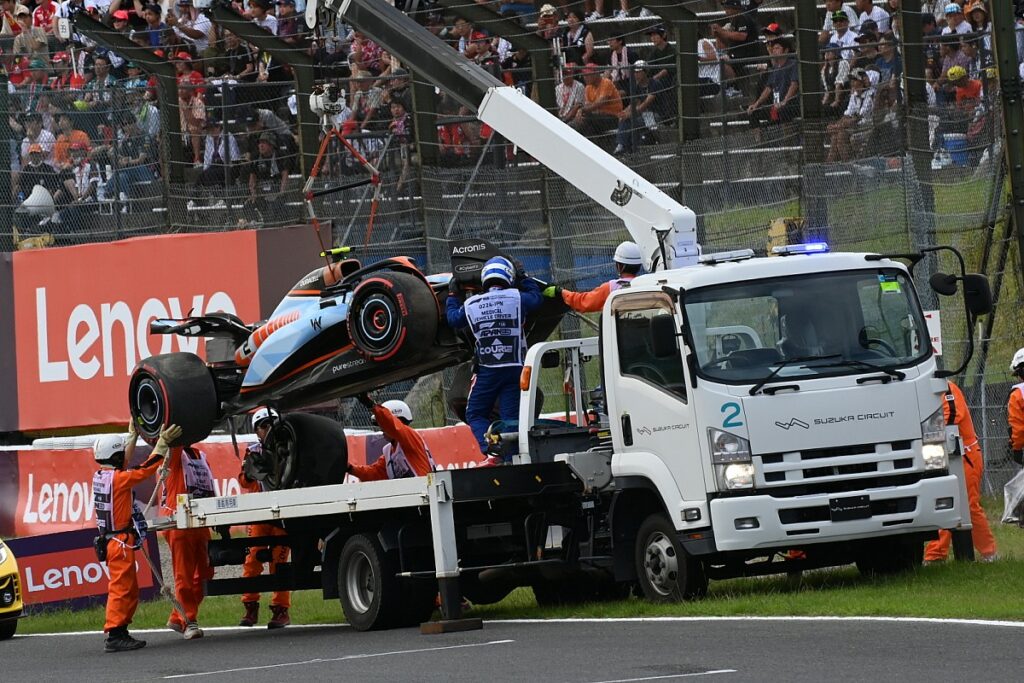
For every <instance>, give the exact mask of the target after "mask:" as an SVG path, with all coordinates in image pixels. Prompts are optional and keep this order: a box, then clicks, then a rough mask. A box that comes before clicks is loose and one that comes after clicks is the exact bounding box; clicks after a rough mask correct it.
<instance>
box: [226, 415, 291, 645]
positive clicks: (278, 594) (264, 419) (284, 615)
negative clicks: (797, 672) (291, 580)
mask: <svg viewBox="0 0 1024 683" xmlns="http://www.w3.org/2000/svg"><path fill="white" fill-rule="evenodd" d="M277 420H278V414H277V411H276V410H274V409H272V408H260V409H258V410H257V411H256V412H255V413H253V414H252V427H253V431H254V432H256V438H257V439H259V441H257V442H256V443H254V444H252V445H251V446H249V447H248V448H247V449H245V458H244V459H243V460H242V471H241V473H239V475H238V485H239V487H240V488H241V489H242V492H243V493H260V492H261V491H262V490H263V486H262V485H261V483H260V482H259V481H257V480H256V479H254V478H251V477H250V476H249V473H250V470H249V465H250V464H251V463H252V461H253V459H256V458H258V457H259V456H260V454H261V453H262V452H263V443H264V441H266V439H267V434H269V433H270V428H271V427H273V426H274V423H275V422H277ZM246 534H247V535H248V536H249V537H251V538H258V537H267V536H287V533H286V532H285V530H284V529H282V528H281V527H279V526H275V525H273V524H250V525H249V526H248V527H247V528H246ZM266 549H267V546H253V547H251V548H249V551H248V553H246V556H245V563H244V564H243V565H242V576H243V577H244V578H252V577H254V576H259V575H260V574H262V573H263V560H261V559H260V558H259V555H260V553H261V552H263V551H264V550H266ZM288 552H289V551H288V546H284V545H275V546H271V548H270V573H271V574H275V573H277V566H278V565H279V564H283V563H285V562H287V561H288ZM242 605H243V607H245V614H243V615H242V619H241V620H240V621H239V622H238V625H239V626H255V625H256V622H257V621H259V616H260V594H259V593H252V592H250V593H245V594H243V595H242ZM291 605H292V594H291V591H274V595H273V596H272V597H271V598H270V613H271V615H272V616H271V618H270V621H269V622H267V628H284V627H285V626H288V625H289V624H291V623H292V620H291V617H290V616H289V615H288V609H289V608H290V607H291Z"/></svg>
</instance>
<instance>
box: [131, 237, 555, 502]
mask: <svg viewBox="0 0 1024 683" xmlns="http://www.w3.org/2000/svg"><path fill="white" fill-rule="evenodd" d="M449 246H450V251H451V264H452V273H443V274H437V275H424V274H423V273H422V272H421V271H420V269H419V268H418V267H417V266H416V264H415V263H414V262H413V260H412V259H410V258H407V257H404V256H399V257H394V258H388V259H384V260H382V261H378V262H377V263H374V264H371V265H368V266H363V265H362V264H361V263H360V262H359V261H358V260H356V259H354V258H346V256H347V255H348V254H349V253H350V252H351V250H350V249H348V248H341V249H335V250H332V253H331V257H332V262H331V263H330V264H329V265H325V266H323V267H320V268H317V269H316V270H314V271H312V272H310V273H309V274H308V275H306V276H305V277H303V278H302V279H301V280H299V281H298V282H297V283H296V284H295V285H294V286H293V287H292V288H291V290H289V292H288V293H287V294H286V295H285V297H284V299H282V301H281V303H280V304H278V306H277V308H276V309H275V310H274V312H273V314H272V315H271V316H270V318H269V319H268V320H266V321H262V322H257V323H251V324H247V323H245V322H243V321H242V320H240V319H239V318H237V317H236V316H234V315H230V314H226V313H213V314H208V315H203V316H195V317H190V318H186V319H183V320H170V319H160V320H154V321H153V322H152V323H151V324H150V332H152V333H153V334H178V335H183V336H188V337H213V338H221V339H226V340H228V342H229V343H230V344H232V345H233V347H234V354H233V357H231V358H230V359H228V360H221V361H216V360H211V361H204V360H203V359H202V358H200V357H199V356H197V355H196V354H193V353H187V352H179V353H168V354H163V355H158V356H151V357H149V358H146V359H144V360H142V361H140V362H139V364H138V365H137V366H136V367H135V370H134V371H133V373H132V376H131V381H130V383H129V391H128V401H129V408H130V410H131V415H132V419H133V420H134V421H135V424H136V427H137V429H138V431H139V434H140V435H141V436H142V437H143V438H146V439H155V438H156V437H157V436H158V435H159V433H160V429H161V428H162V427H163V426H164V425H168V424H177V425H179V426H181V428H182V430H183V434H182V437H181V439H180V440H179V442H180V443H195V442H197V441H200V440H202V439H204V438H205V437H206V436H208V435H209V433H210V432H211V430H212V429H213V428H214V427H215V426H216V425H217V424H218V423H220V422H221V421H223V420H224V419H225V418H228V417H231V416H233V415H239V414H243V413H246V412H249V411H251V410H252V409H253V408H255V407H257V406H261V405H269V406H273V407H275V408H277V409H278V410H294V409H297V408H302V407H308V406H312V405H316V404H319V403H322V402H324V401H327V400H331V399H337V398H343V397H347V396H353V395H356V394H359V393H362V392H365V391H371V390H374V389H377V388H379V387H382V386H384V385H387V384H391V383H393V382H398V381H401V380H406V379H411V378H415V377H420V376H422V375H426V374H429V373H432V372H436V371H438V370H441V369H444V368H447V367H450V366H453V365H456V364H459V363H462V362H464V361H467V360H469V359H470V358H471V357H472V355H473V340H472V339H471V338H470V337H468V336H466V335H465V334H464V333H463V334H459V333H457V332H455V331H454V330H452V329H450V328H449V327H448V326H447V325H446V324H445V322H444V300H445V298H446V296H447V293H448V289H449V282H450V280H451V279H452V278H453V277H454V278H456V281H457V282H458V283H459V285H460V287H462V288H463V289H465V290H472V289H473V288H474V286H475V287H476V288H479V286H480V285H479V273H480V269H481V268H482V267H483V263H484V262H485V261H486V260H487V259H488V258H490V257H492V256H496V255H498V254H499V252H498V250H497V249H496V248H495V247H494V246H493V245H491V244H489V243H488V242H485V241H483V240H460V241H455V242H451V243H450V245H449ZM546 301H549V302H551V300H546ZM563 312H564V308H563V307H562V306H561V304H560V302H559V303H554V302H551V303H549V304H546V305H545V307H544V308H543V309H542V310H541V311H540V312H539V314H535V315H533V316H531V319H530V320H529V321H528V324H527V330H526V333H527V339H528V341H530V342H534V341H541V340H543V339H546V338H547V337H548V335H549V334H550V333H551V332H552V330H554V329H555V327H557V326H558V323H559V320H560V319H561V316H562V314H563ZM291 447H294V443H292V444H291ZM342 469H344V468H342ZM323 483H326V482H323ZM280 485H282V486H287V485H288V484H286V483H285V482H280Z"/></svg>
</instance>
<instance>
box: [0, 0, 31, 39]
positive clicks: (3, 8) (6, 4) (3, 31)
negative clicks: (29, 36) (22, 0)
mask: <svg viewBox="0 0 1024 683" xmlns="http://www.w3.org/2000/svg"><path fill="white" fill-rule="evenodd" d="M29 16H31V14H29ZM19 33H21V25H20V24H19V23H18V19H17V5H16V3H15V0H0V36H3V37H4V38H6V37H8V36H16V35H18V34H19Z"/></svg>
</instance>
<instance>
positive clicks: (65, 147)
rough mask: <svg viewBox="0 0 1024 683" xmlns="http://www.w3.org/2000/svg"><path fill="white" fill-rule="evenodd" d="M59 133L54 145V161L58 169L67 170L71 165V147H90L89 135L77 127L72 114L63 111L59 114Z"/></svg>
mask: <svg viewBox="0 0 1024 683" xmlns="http://www.w3.org/2000/svg"><path fill="white" fill-rule="evenodd" d="M57 129H58V130H59V131H60V133H59V134H58V135H57V138H56V141H55V142H54V146H53V162H54V166H56V167H57V169H58V170H66V169H67V168H69V167H70V166H71V148H72V147H73V146H74V145H79V146H80V147H82V148H83V149H87V148H88V147H89V136H88V135H87V134H86V133H85V131H84V130H78V129H76V128H75V124H74V122H73V121H72V120H71V114H69V113H67V112H61V113H60V114H57Z"/></svg>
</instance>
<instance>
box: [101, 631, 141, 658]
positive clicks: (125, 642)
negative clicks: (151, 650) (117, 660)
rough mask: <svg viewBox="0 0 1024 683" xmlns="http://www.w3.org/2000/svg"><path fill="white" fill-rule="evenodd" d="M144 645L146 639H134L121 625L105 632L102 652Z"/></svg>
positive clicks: (122, 650) (132, 648)
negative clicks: (105, 637)
mask: <svg viewBox="0 0 1024 683" xmlns="http://www.w3.org/2000/svg"><path fill="white" fill-rule="evenodd" d="M144 647H146V641H144V640H136V639H135V638H132V637H131V635H129V634H128V628H127V627H126V626H121V627H119V628H115V629H111V630H110V632H109V633H107V639H106V640H105V641H104V642H103V651H104V652H128V651H130V650H139V649H141V648H144Z"/></svg>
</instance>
